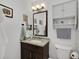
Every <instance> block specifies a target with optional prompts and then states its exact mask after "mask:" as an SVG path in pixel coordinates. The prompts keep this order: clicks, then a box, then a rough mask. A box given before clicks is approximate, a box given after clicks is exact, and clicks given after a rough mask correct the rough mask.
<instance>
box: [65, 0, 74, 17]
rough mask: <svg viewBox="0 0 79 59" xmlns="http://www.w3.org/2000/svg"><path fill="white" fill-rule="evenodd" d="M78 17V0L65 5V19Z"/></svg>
mask: <svg viewBox="0 0 79 59" xmlns="http://www.w3.org/2000/svg"><path fill="white" fill-rule="evenodd" d="M75 15H76V0H74V1H69V2H67V3H65V4H64V17H68V16H75Z"/></svg>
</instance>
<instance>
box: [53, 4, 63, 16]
mask: <svg viewBox="0 0 79 59" xmlns="http://www.w3.org/2000/svg"><path fill="white" fill-rule="evenodd" d="M53 17H54V18H62V17H63V5H62V4H60V5H56V6H53Z"/></svg>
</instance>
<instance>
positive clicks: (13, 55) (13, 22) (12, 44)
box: [0, 0, 27, 59]
mask: <svg viewBox="0 0 79 59" xmlns="http://www.w3.org/2000/svg"><path fill="white" fill-rule="evenodd" d="M0 4H4V5H6V6H8V7H11V8H12V9H13V18H7V17H5V18H4V20H5V24H4V28H5V31H6V34H7V38H8V44H7V48H6V53H5V57H4V59H20V32H21V20H22V15H23V14H26V13H27V8H26V7H27V3H26V1H25V0H0ZM26 15H27V14H26Z"/></svg>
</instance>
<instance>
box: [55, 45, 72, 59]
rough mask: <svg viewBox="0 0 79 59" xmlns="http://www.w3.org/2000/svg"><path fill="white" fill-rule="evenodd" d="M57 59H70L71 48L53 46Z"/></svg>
mask: <svg viewBox="0 0 79 59" xmlns="http://www.w3.org/2000/svg"><path fill="white" fill-rule="evenodd" d="M55 48H56V52H57V58H58V59H70V51H71V50H72V48H71V47H67V46H61V45H57V44H56V45H55Z"/></svg>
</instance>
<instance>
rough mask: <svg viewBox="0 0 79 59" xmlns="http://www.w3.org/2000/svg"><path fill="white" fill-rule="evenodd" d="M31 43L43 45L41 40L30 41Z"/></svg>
mask: <svg viewBox="0 0 79 59" xmlns="http://www.w3.org/2000/svg"><path fill="white" fill-rule="evenodd" d="M30 42H32V43H42V41H40V40H30Z"/></svg>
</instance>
